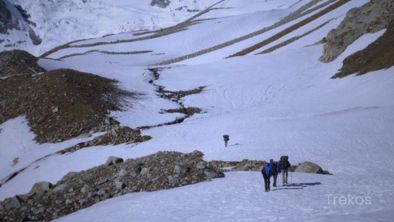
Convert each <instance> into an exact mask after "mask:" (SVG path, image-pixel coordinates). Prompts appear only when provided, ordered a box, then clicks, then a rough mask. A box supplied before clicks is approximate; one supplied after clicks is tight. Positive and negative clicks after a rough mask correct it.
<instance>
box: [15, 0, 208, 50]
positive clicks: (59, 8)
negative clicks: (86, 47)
mask: <svg viewBox="0 0 394 222" xmlns="http://www.w3.org/2000/svg"><path fill="white" fill-rule="evenodd" d="M10 1H11V2H13V3H14V4H18V5H21V6H22V7H23V8H24V9H25V10H26V11H27V12H28V13H29V15H30V16H31V18H30V20H31V21H33V22H34V23H36V25H37V26H36V27H33V28H34V30H35V31H36V32H37V34H38V35H39V36H40V37H41V38H42V39H43V44H41V45H40V46H38V47H29V46H27V47H22V49H25V50H27V51H29V52H31V53H32V54H35V55H40V54H42V53H43V52H45V51H47V50H49V49H51V48H53V47H55V46H58V45H61V44H64V43H67V42H71V41H74V40H78V39H86V38H94V37H100V36H103V35H108V34H116V33H121V32H130V31H141V30H154V29H159V28H163V27H167V26H171V25H174V24H176V23H179V22H181V21H183V20H184V19H186V18H188V17H190V16H191V15H193V14H195V13H196V11H199V10H203V9H205V8H206V7H208V6H209V5H211V4H213V3H214V0H203V1H201V0H199V1H192V0H187V1H181V0H178V1H172V2H171V4H170V5H169V6H168V7H166V8H159V7H152V6H151V4H150V1H148V0H145V1H141V0H128V1H123V0H116V1H106V0H94V1H93V0H83V1H82V0H55V1H47V0H35V1H26V0H10ZM64 33H67V34H66V35H65V34H64Z"/></svg>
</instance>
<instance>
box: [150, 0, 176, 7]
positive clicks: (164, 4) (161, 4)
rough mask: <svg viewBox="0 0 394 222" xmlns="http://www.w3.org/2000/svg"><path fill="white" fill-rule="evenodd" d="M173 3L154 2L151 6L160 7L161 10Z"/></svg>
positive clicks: (163, 0) (168, 1)
mask: <svg viewBox="0 0 394 222" xmlns="http://www.w3.org/2000/svg"><path fill="white" fill-rule="evenodd" d="M170 3H171V1H170V0H152V1H151V3H150V5H151V6H156V5H157V6H158V7H160V8H165V7H167V6H168V5H169V4H170Z"/></svg>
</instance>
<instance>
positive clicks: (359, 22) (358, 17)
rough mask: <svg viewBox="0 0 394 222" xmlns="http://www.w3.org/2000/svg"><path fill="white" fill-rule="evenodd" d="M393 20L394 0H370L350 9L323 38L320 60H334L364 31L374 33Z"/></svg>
mask: <svg viewBox="0 0 394 222" xmlns="http://www.w3.org/2000/svg"><path fill="white" fill-rule="evenodd" d="M393 20H394V1H392V0H371V1H370V2H368V3H367V4H365V5H363V6H361V7H359V8H354V9H351V10H350V11H349V12H348V13H347V14H346V17H345V19H344V20H343V21H342V23H341V24H340V25H339V26H338V27H337V28H336V29H333V30H331V31H330V32H329V33H328V35H327V37H326V38H325V41H326V43H325V45H324V52H323V55H322V56H321V57H320V60H321V61H322V62H331V61H333V60H335V59H336V58H337V57H338V56H339V55H340V54H341V53H342V52H343V51H345V49H346V48H347V46H349V45H350V44H352V43H353V42H354V41H355V40H357V39H358V38H359V37H361V36H362V35H363V34H365V33H374V32H377V31H380V30H382V29H385V28H387V27H388V25H389V24H390V22H391V21H393Z"/></svg>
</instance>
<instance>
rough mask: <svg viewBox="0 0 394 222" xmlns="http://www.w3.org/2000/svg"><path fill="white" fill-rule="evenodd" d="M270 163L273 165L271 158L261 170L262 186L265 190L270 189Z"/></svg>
mask: <svg viewBox="0 0 394 222" xmlns="http://www.w3.org/2000/svg"><path fill="white" fill-rule="evenodd" d="M272 165H273V160H272V159H271V160H270V162H269V163H266V164H265V166H264V167H263V169H262V170H261V173H262V174H263V178H264V188H265V192H268V191H270V190H271V189H270V183H271V182H270V178H271V176H272Z"/></svg>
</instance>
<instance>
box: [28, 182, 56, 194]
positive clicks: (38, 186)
mask: <svg viewBox="0 0 394 222" xmlns="http://www.w3.org/2000/svg"><path fill="white" fill-rule="evenodd" d="M51 188H52V184H51V183H50V182H46V181H42V182H38V183H35V184H34V185H33V187H32V188H31V190H30V192H29V195H30V196H31V195H34V194H36V195H42V194H44V193H45V192H47V191H49V190H51Z"/></svg>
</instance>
